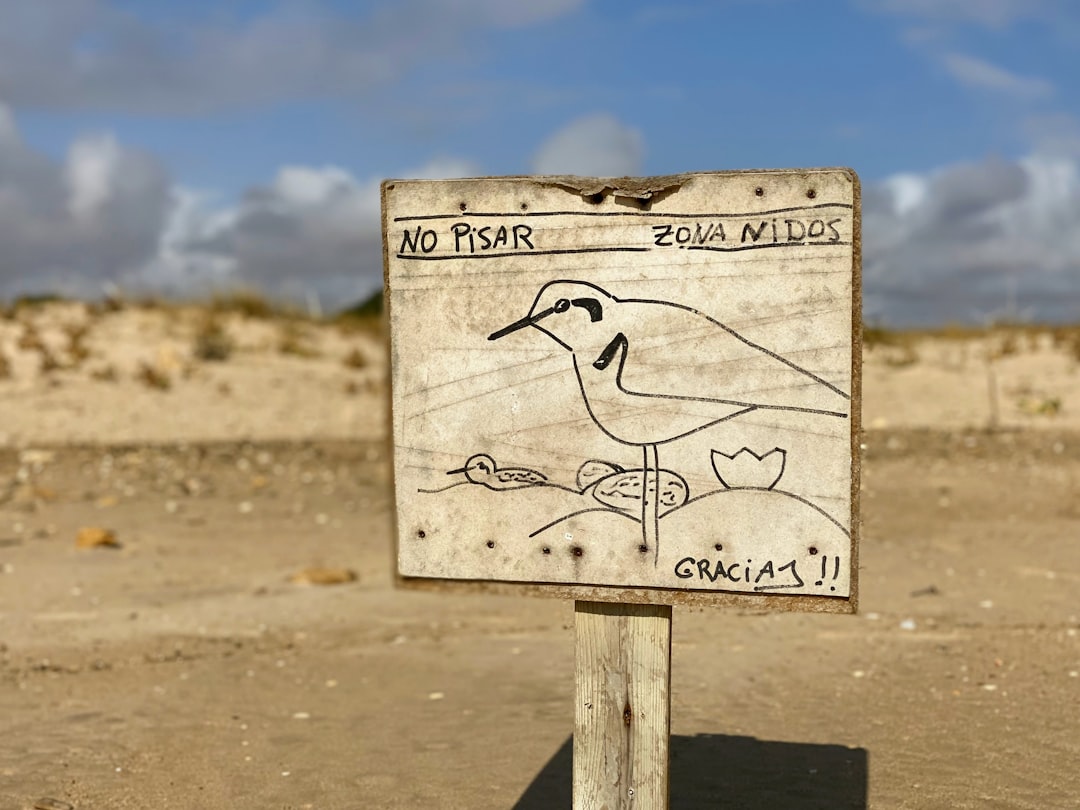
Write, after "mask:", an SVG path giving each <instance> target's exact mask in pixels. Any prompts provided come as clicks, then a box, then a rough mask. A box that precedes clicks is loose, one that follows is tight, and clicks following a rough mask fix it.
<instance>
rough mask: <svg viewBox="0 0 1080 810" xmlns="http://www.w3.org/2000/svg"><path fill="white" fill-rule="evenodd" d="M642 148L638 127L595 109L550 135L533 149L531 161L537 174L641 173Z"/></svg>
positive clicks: (591, 174)
mask: <svg viewBox="0 0 1080 810" xmlns="http://www.w3.org/2000/svg"><path fill="white" fill-rule="evenodd" d="M644 152H645V146H644V140H643V138H642V137H641V133H640V132H638V130H636V129H633V128H631V127H628V126H626V125H625V124H622V123H620V122H619V121H618V120H617V119H615V118H614V117H613V116H611V115H607V114H605V113H597V114H595V115H588V116H585V117H584V118H579V119H577V120H576V121H572V122H571V123H569V124H567V125H566V126H565V127H563V128H562V129H560V130H559V131H558V132H556V133H555V134H554V135H552V136H551V137H550V138H549V139H548V140H547V141H545V142H544V143H543V144H542V145H541V146H540V148H539V149H538V150H537V152H536V154H535V156H534V157H533V161H532V165H533V171H535V172H536V173H537V174H577V175H586V176H594V177H622V176H626V175H636V174H640V173H641V165H642V159H643V157H644Z"/></svg>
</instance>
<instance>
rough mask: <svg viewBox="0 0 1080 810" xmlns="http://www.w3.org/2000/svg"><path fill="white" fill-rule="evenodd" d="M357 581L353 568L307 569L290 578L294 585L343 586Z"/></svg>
mask: <svg viewBox="0 0 1080 810" xmlns="http://www.w3.org/2000/svg"><path fill="white" fill-rule="evenodd" d="M357 579H358V577H357V575H356V572H355V571H353V570H352V569H351V568H305V569H304V570H303V571H297V572H296V573H295V574H293V575H292V576H291V577H289V582H291V583H293V584H294V585H341V584H343V583H346V582H355V581H356V580H357Z"/></svg>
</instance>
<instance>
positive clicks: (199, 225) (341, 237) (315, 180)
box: [131, 158, 478, 310]
mask: <svg viewBox="0 0 1080 810" xmlns="http://www.w3.org/2000/svg"><path fill="white" fill-rule="evenodd" d="M476 174H478V171H477V169H476V167H474V166H473V165H472V164H469V163H467V162H465V161H460V160H453V159H445V158H444V159H437V160H433V161H432V162H430V163H428V164H427V165H425V166H422V167H420V168H419V169H416V170H412V171H406V172H403V173H401V176H402V177H413V178H424V179H435V178H447V177H462V176H475V175H476ZM379 183H380V179H379V178H372V179H368V180H358V179H357V178H356V177H354V176H353V175H352V174H351V173H349V172H348V171H346V170H345V169H342V168H340V167H337V166H321V167H309V166H286V167H283V168H281V169H280V170H279V171H278V173H277V175H276V176H275V177H274V179H273V180H272V181H271V182H270V183H268V184H267V185H265V186H259V187H255V188H252V189H250V190H249V191H248V192H247V193H246V194H245V195H244V197H243V199H242V200H240V201H239V202H237V203H235V204H232V205H227V206H224V207H214V206H213V205H212V204H211V202H212V201H211V200H210V199H208V198H207V197H205V196H200V195H197V194H194V193H192V192H190V191H187V192H184V193H183V194H180V195H178V199H179V200H180V202H179V204H178V205H177V206H176V208H175V209H174V210H173V215H172V218H171V220H170V222H169V224H168V227H167V228H166V229H165V231H164V232H163V237H162V241H161V251H160V253H159V255H158V256H157V258H156V259H155V260H154V261H152V262H150V263H149V264H148V265H147V267H146V268H145V269H144V271H143V272H142V273H141V274H140V276H139V277H138V278H136V279H133V280H132V281H131V283H133V284H139V283H141V284H143V285H146V286H149V287H152V288H155V289H159V290H164V291H168V292H183V293H186V294H189V295H190V294H193V293H198V292H200V291H205V290H207V289H213V288H218V289H223V288H230V287H255V288H258V289H261V290H263V291H265V292H266V293H267V294H269V295H271V296H273V297H277V298H289V299H293V300H303V299H305V298H306V297H307V295H308V294H309V293H311V292H314V293H317V294H318V295H319V296H320V297H321V300H322V302H323V304H324V305H325V306H326V307H327V308H328V309H331V310H332V309H334V308H337V307H340V306H345V305H348V304H351V303H354V302H355V301H356V300H357V298H360V297H362V296H365V295H367V294H369V293H370V292H371V291H372V290H373V289H377V288H378V286H379V282H380V279H381V278H382V231H381V216H380V208H379Z"/></svg>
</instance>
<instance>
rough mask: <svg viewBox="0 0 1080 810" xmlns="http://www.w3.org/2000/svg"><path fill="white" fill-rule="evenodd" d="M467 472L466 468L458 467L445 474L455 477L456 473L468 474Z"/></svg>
mask: <svg viewBox="0 0 1080 810" xmlns="http://www.w3.org/2000/svg"><path fill="white" fill-rule="evenodd" d="M468 471H469V468H468V467H459V468H458V469H456V470H447V471H446V474H447V475H457V474H458V473H465V472H468Z"/></svg>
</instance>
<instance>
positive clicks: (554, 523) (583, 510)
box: [529, 506, 638, 537]
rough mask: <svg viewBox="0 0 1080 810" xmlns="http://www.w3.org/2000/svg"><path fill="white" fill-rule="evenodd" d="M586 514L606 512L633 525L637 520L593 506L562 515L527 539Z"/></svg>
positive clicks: (623, 513)
mask: <svg viewBox="0 0 1080 810" xmlns="http://www.w3.org/2000/svg"><path fill="white" fill-rule="evenodd" d="M587 512H607V513H609V514H612V515H618V516H619V517H624V518H626V519H627V520H631V521H633V522H634V523H637V522H638V521H637V519H636V518H634V517H633V516H632V515H628V514H626V513H625V512H620V511H618V510H617V509H603V508H601V507H599V506H594V507H593V508H591V509H581V510H580V511H577V512H571V513H570V514H569V515H563V516H562V517H561V518H556V519H555V520H553V521H551V523H548V524H546V525H544V526H541V527H540V528H539V529H537V530H536V531H533V532H530V533H529V537H536V535H538V534H540V533H541V532H546V531H547V530H548V529H550V528H551V527H552V526H555V525H558V524H559V523H562V522H563V521H564V520H569V519H570V518H572V517H577V516H578V515H584V514H585V513H587Z"/></svg>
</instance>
